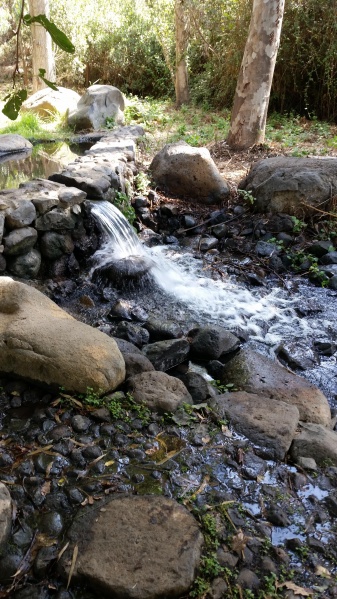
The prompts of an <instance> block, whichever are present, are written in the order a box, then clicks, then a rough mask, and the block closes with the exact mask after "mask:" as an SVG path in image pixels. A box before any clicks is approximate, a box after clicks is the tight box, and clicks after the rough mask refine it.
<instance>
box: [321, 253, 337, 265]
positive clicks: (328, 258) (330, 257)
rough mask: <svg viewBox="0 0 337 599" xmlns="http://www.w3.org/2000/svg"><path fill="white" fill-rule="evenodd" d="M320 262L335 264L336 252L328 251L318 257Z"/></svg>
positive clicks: (336, 261) (336, 260)
mask: <svg viewBox="0 0 337 599" xmlns="http://www.w3.org/2000/svg"><path fill="white" fill-rule="evenodd" d="M320 263H321V264H337V252H336V251H333V252H328V253H327V254H324V256H322V258H321V259H320Z"/></svg>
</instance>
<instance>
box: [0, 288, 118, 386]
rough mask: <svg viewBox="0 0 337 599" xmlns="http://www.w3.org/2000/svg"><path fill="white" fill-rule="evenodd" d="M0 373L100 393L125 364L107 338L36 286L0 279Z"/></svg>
mask: <svg viewBox="0 0 337 599" xmlns="http://www.w3.org/2000/svg"><path fill="white" fill-rule="evenodd" d="M0 372H2V373H7V374H12V375H17V376H21V377H24V378H26V379H28V380H32V381H34V382H40V383H46V384H48V385H55V386H58V387H59V386H63V387H65V388H66V389H68V390H69V391H74V392H80V393H83V392H86V390H87V388H88V387H90V388H92V389H94V391H97V392H102V393H103V392H107V391H110V390H113V389H115V388H116V387H117V386H118V385H119V384H120V383H122V382H123V380H124V378H125V364H124V360H123V358H122V355H121V353H120V351H119V349H118V347H117V345H116V343H115V341H114V340H113V339H111V338H110V337H108V336H107V335H105V334H104V333H101V332H100V331H98V330H97V329H94V328H92V327H90V326H88V325H86V324H83V323H82V322H78V321H77V320H75V319H74V318H72V316H70V315H69V314H67V313H66V312H64V310H62V309H61V308H59V307H58V306H57V305H56V304H54V302H52V301H51V300H50V299H48V298H47V297H46V296H44V295H43V294H42V293H41V292H40V291H38V290H37V289H34V288H33V287H29V286H28V285H25V284H23V283H19V282H16V281H13V280H12V279H10V278H9V277H1V278H0Z"/></svg>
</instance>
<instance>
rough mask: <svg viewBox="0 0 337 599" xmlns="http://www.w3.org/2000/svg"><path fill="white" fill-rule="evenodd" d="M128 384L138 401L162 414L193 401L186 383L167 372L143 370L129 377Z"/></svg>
mask: <svg viewBox="0 0 337 599" xmlns="http://www.w3.org/2000/svg"><path fill="white" fill-rule="evenodd" d="M128 384H129V389H130V391H131V393H132V395H133V398H134V400H135V401H136V402H137V403H142V404H145V405H146V406H147V407H148V408H149V409H150V410H156V411H157V412H159V413H161V414H165V412H175V411H176V410H177V409H178V408H179V407H180V406H181V405H182V404H183V403H188V404H192V403H193V401H192V397H191V395H190V394H189V392H188V391H187V389H186V387H185V385H184V383H182V382H181V381H180V380H179V379H177V378H175V377H174V376H170V375H169V374H166V372H157V371H154V372H143V373H142V374H137V375H136V376H133V377H131V378H129V380H128Z"/></svg>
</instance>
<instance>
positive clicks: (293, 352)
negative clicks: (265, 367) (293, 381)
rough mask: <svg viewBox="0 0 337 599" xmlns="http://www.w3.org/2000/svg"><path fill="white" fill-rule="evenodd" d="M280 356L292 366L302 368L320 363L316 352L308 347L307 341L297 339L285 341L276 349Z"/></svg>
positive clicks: (305, 368)
mask: <svg viewBox="0 0 337 599" xmlns="http://www.w3.org/2000/svg"><path fill="white" fill-rule="evenodd" d="M275 353H276V354H277V356H279V358H281V359H282V360H283V361H285V362H286V363H287V364H289V366H290V368H300V369H301V370H307V369H308V368H313V367H314V366H315V365H316V364H319V360H318V357H317V355H316V354H315V352H314V351H313V350H312V349H311V347H308V345H307V344H306V343H305V342H301V340H298V339H296V340H295V341H284V342H283V343H281V344H280V345H279V346H278V347H277V348H276V350H275Z"/></svg>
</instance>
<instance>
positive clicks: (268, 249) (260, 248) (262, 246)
mask: <svg viewBox="0 0 337 599" xmlns="http://www.w3.org/2000/svg"><path fill="white" fill-rule="evenodd" d="M255 252H256V254H257V255H258V256H260V257H261V258H270V257H271V256H273V255H274V254H278V253H279V252H280V250H279V249H278V247H277V245H275V243H268V242H267V241H258V242H257V244H256V246H255Z"/></svg>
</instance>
